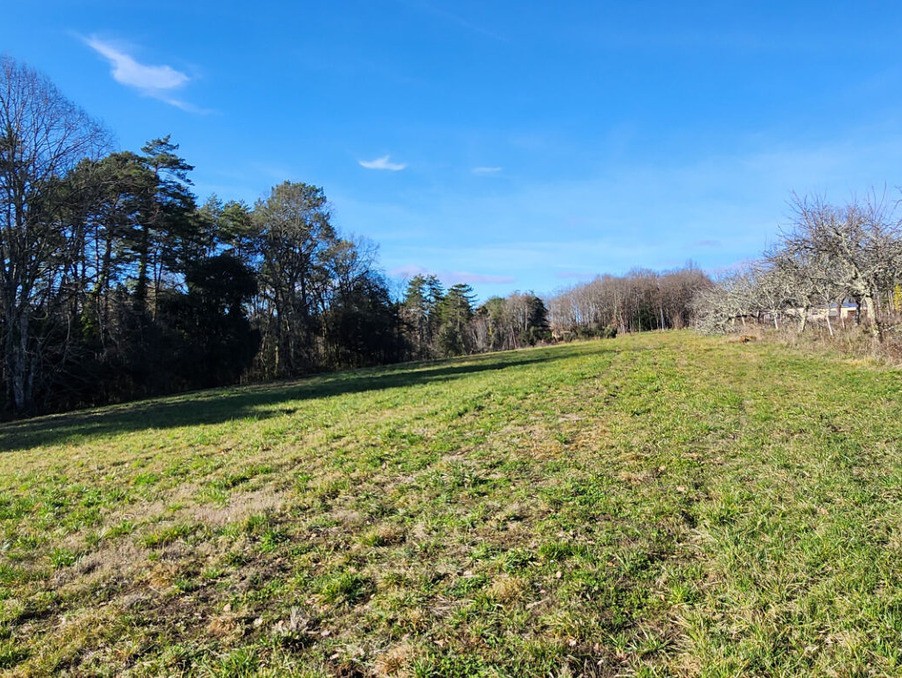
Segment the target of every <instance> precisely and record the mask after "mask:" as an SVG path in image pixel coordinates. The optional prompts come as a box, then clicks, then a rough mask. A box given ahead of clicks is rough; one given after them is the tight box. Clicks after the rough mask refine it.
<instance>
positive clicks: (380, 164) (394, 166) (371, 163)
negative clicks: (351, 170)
mask: <svg viewBox="0 0 902 678" xmlns="http://www.w3.org/2000/svg"><path fill="white" fill-rule="evenodd" d="M357 164H358V165H360V166H361V167H363V168H364V169H371V170H387V171H389V172H400V171H401V170H402V169H404V168H406V167H407V163H403V162H392V161H391V156H390V155H383V156H382V157H381V158H376V159H375V160H358V161H357Z"/></svg>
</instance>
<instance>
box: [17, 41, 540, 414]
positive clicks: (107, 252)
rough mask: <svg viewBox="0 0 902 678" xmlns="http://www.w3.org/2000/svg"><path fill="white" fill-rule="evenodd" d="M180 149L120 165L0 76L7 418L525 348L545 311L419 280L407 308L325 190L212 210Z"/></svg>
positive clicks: (92, 135) (52, 97) (80, 117)
mask: <svg viewBox="0 0 902 678" xmlns="http://www.w3.org/2000/svg"><path fill="white" fill-rule="evenodd" d="M192 170H193V167H192V166H191V165H190V164H188V162H187V161H186V160H185V159H184V158H182V157H180V156H179V154H178V145H177V144H175V143H173V142H172V140H171V139H170V138H169V137H162V138H159V139H154V140H152V141H150V142H148V143H147V144H146V145H145V146H144V147H143V148H141V150H140V151H139V152H132V151H115V150H112V143H111V141H110V135H109V134H108V132H107V131H106V130H105V129H104V128H103V126H102V125H100V124H99V123H98V122H96V121H95V120H94V119H92V118H91V117H90V116H89V115H88V114H86V113H85V112H84V111H83V110H82V109H80V108H79V107H78V106H76V105H75V104H73V103H71V102H70V101H68V100H67V99H66V98H65V97H64V96H63V95H62V94H61V93H60V92H59V91H58V90H57V89H56V87H55V86H54V85H53V83H51V82H50V81H49V80H47V79H46V78H45V77H43V76H42V75H40V74H39V73H37V72H35V71H33V70H32V69H30V68H29V67H27V66H25V65H23V64H19V63H17V62H16V61H14V60H13V59H11V58H9V57H3V58H2V59H0V341H2V344H0V347H2V356H3V360H2V402H0V406H2V409H3V411H4V412H6V413H7V414H10V413H12V414H17V415H21V414H28V413H34V412H40V411H54V410H64V409H70V408H73V407H78V406H84V405H91V404H100V403H106V402H115V401H121V400H125V399H130V398H135V397H141V396H148V395H156V394H162V393H168V392H174V391H180V390H185V389H192V388H203V387H210V386H217V385H224V384H230V383H235V382H236V381H238V380H240V379H245V380H267V379H278V378H285V377H293V376H298V375H302V374H308V373H311V372H315V371H320V370H326V369H336V368H343V367H358V366H364V365H375V364H383V363H391V362H396V361H401V360H410V359H428V358H435V357H444V356H453V355H462V354H466V353H472V352H478V351H487V350H496V349H504V348H516V347H519V346H523V345H526V344H529V343H535V342H536V341H539V340H541V339H543V338H546V335H545V333H546V332H547V327H546V321H545V315H544V313H545V309H544V306H543V304H542V302H541V300H540V299H538V297H536V296H535V295H531V294H519V293H515V294H513V295H510V296H509V297H508V298H505V299H502V298H493V299H490V300H489V301H488V302H486V303H485V304H483V305H481V306H479V307H478V308H477V307H476V306H475V295H474V294H473V290H472V288H470V287H469V286H468V285H466V284H457V285H453V286H451V287H450V288H449V289H448V290H445V289H444V288H443V286H442V284H441V283H440V282H439V280H438V278H436V277H435V276H434V275H428V276H416V277H414V278H413V279H412V280H411V281H410V282H409V285H408V289H407V291H406V294H405V295H404V296H403V298H402V299H400V300H395V299H393V298H392V295H391V294H390V287H389V283H388V281H387V280H386V278H385V276H384V274H382V273H381V271H380V270H379V269H378V266H377V261H376V246H375V245H374V244H373V243H371V242H369V241H366V240H365V239H360V238H357V239H353V238H348V237H343V236H342V235H341V234H340V233H338V232H337V231H336V229H335V228H334V226H333V225H332V218H331V217H332V214H331V208H330V205H329V203H328V200H327V198H326V196H325V194H324V192H323V190H322V189H321V188H319V187H317V186H313V185H310V184H306V183H293V182H288V181H286V182H283V183H281V184H279V185H277V186H275V187H273V188H272V190H271V192H270V193H269V195H268V196H266V197H264V198H261V199H260V200H258V201H257V202H256V203H255V204H254V205H247V204H245V203H243V202H241V201H235V200H227V201H223V200H221V199H220V198H218V197H216V196H213V197H211V198H210V199H209V200H207V201H206V202H205V203H203V204H200V205H199V204H198V202H197V198H196V196H195V195H194V193H193V191H192V182H191V178H190V174H191V171H192Z"/></svg>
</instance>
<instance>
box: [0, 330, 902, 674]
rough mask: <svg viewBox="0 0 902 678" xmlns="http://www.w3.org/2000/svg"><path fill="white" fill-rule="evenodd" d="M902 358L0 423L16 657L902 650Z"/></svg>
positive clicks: (165, 668) (755, 659)
mask: <svg viewBox="0 0 902 678" xmlns="http://www.w3.org/2000/svg"><path fill="white" fill-rule="evenodd" d="M900 395H902V374H900V372H899V371H894V370H891V369H888V368H886V367H881V366H879V365H877V364H872V363H869V362H862V361H852V360H849V359H846V358H842V357H838V356H832V355H826V354H814V353H803V352H800V351H793V350H790V349H787V348H785V347H779V346H776V345H772V344H767V343H750V344H740V343H731V342H729V341H728V340H725V339H712V338H704V337H699V336H695V335H693V334H689V333H667V334H645V335H640V336H627V337H622V338H617V339H615V340H608V341H601V342H590V343H580V344H571V345H566V346H558V347H552V348H539V349H531V350H526V351H517V352H510V353H503V354H492V355H486V356H480V357H474V358H467V359H462V360H455V361H446V362H437V363H429V364H419V365H406V366H400V367H395V368H387V369H374V370H361V371H355V372H349V373H343V374H338V375H329V376H323V377H318V378H314V379H308V380H303V381H298V382H292V383H284V384H277V385H271V386H264V387H253V388H247V389H229V390H220V391H211V392H204V393H198V394H191V395H186V396H181V397H175V398H168V399H162V400H156V401H148V402H144V403H138V404H133V405H123V406H118V407H112V408H106V409H100V410H95V411H90V412H84V413H77V414H71V415H65V416H53V417H45V418H42V419H38V420H33V421H27V422H19V423H14V424H8V425H5V426H2V427H0V673H5V672H8V673H10V674H15V675H47V674H59V673H66V672H68V673H70V674H73V675H85V674H90V675H120V674H131V675H139V676H142V675H146V676H156V675H181V674H188V675H203V676H209V675H215V676H245V675H270V676H281V675H301V676H318V675H344V676H353V675H371V674H377V675H394V674H399V675H411V676H474V675H485V676H502V675H521V676H546V675H548V676H556V675H574V676H575V675H602V676H604V675H611V676H614V675H639V676H664V675H687V676H688V675H702V676H737V675H773V676H793V675H799V674H809V675H839V676H850V675H902V451H900V447H899V446H900V443H899V441H900V439H902V398H900Z"/></svg>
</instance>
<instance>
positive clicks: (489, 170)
mask: <svg viewBox="0 0 902 678" xmlns="http://www.w3.org/2000/svg"><path fill="white" fill-rule="evenodd" d="M501 169H502V168H501V167H474V168H473V169H472V170H470V171H471V172H472V173H473V174H476V175H478V176H486V175H490V174H498V173H500V172H501Z"/></svg>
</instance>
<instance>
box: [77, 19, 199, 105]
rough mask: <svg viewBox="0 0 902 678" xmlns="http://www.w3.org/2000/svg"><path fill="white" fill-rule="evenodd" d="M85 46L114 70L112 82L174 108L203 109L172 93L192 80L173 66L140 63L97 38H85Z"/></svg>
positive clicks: (118, 48)
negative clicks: (107, 62) (177, 97)
mask: <svg viewBox="0 0 902 678" xmlns="http://www.w3.org/2000/svg"><path fill="white" fill-rule="evenodd" d="M84 42H85V44H86V45H87V46H88V47H90V48H91V49H93V50H94V51H95V52H97V53H98V54H99V55H100V56H102V57H103V58H104V59H106V60H107V61H109V63H110V66H111V67H112V69H111V71H110V74H111V75H112V76H113V80H115V81H116V82H118V83H119V84H121V85H125V86H126V87H132V88H134V89H136V90H138V91H139V92H140V93H141V94H143V95H145V96H149V97H153V98H154V99H158V100H159V101H163V102H165V103H167V104H169V105H170V106H175V107H177V108H180V109H182V110H183V111H188V112H191V113H202V112H204V111H202V110H201V109H199V108H197V107H196V106H194V105H193V104H189V103H188V102H186V101H182V100H181V99H176V98H175V97H173V96H172V95H171V92H173V91H175V90H178V89H181V88H182V87H184V86H185V85H187V84H188V83H189V82H190V81H191V78H190V77H189V76H188V75H187V74H185V73H182V72H181V71H178V70H176V69H174V68H172V66H167V65H160V66H149V65H147V64H142V63H139V62H138V61H137V60H136V59H135V58H134V57H133V56H131V55H130V54H128V53H126V52H125V51H123V50H122V49H121V48H120V47H117V46H116V45H113V44H112V43H110V42H108V41H105V40H101V39H100V38H97V37H93V36H92V37H90V38H85V39H84Z"/></svg>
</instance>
